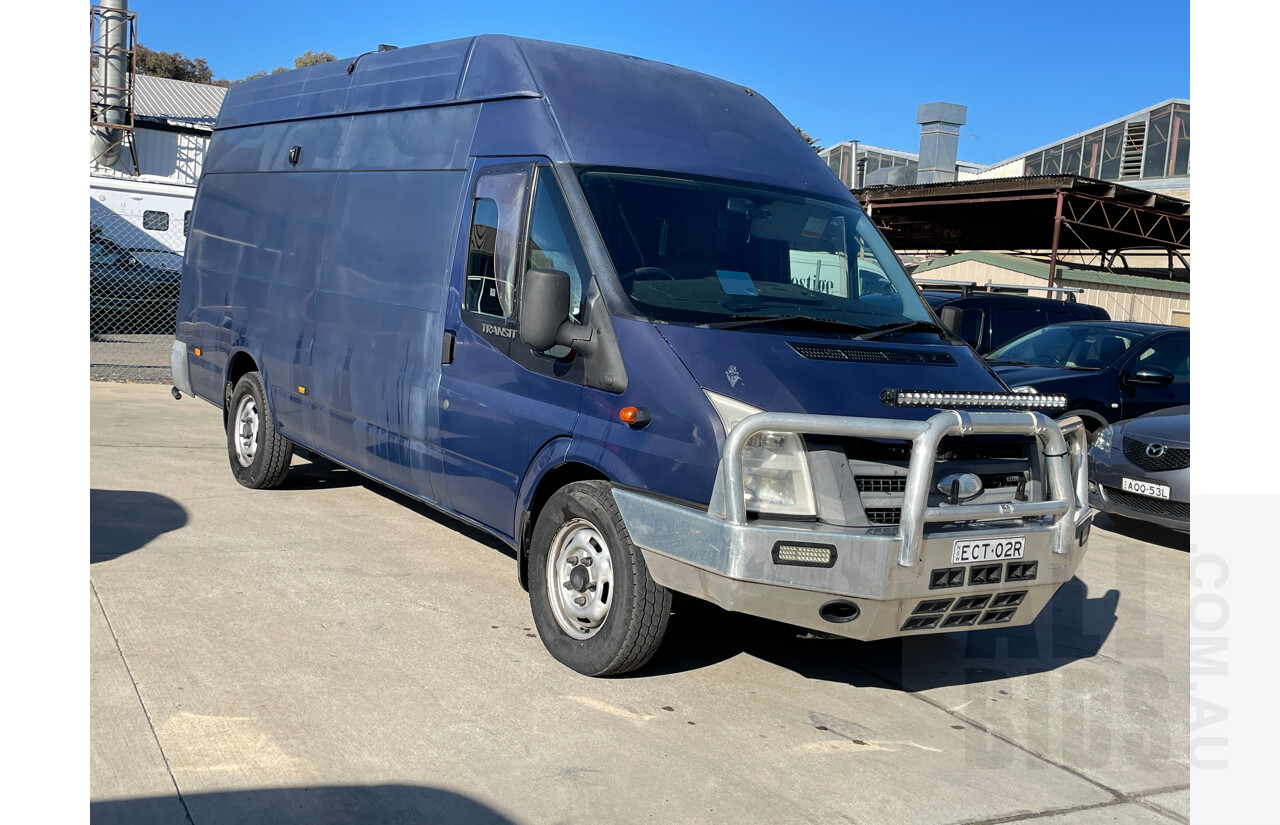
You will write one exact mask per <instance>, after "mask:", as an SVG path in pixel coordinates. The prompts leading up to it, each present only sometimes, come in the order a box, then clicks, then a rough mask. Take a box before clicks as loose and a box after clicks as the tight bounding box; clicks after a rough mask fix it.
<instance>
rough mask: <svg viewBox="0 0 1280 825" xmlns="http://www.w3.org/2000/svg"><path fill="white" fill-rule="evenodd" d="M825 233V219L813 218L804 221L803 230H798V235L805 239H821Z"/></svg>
mask: <svg viewBox="0 0 1280 825" xmlns="http://www.w3.org/2000/svg"><path fill="white" fill-rule="evenodd" d="M825 231H827V219H826V218H819V217H816V216H815V217H812V218H810V219H809V220H807V221H805V223H804V229H802V230H800V234H801V235H804V236H805V237H806V238H821V237H822V233H823V232H825Z"/></svg>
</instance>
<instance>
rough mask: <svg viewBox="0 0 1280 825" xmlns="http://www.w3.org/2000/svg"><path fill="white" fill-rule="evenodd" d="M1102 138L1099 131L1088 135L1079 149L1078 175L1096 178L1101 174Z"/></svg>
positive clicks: (1101, 133)
mask: <svg viewBox="0 0 1280 825" xmlns="http://www.w3.org/2000/svg"><path fill="white" fill-rule="evenodd" d="M1102 138H1103V132H1102V130H1101V129H1099V130H1098V131H1096V132H1094V133H1093V134H1091V135H1088V136H1086V137H1085V139H1084V143H1083V145H1082V146H1081V147H1080V175H1081V176H1082V177H1086V178H1096V177H1098V176H1099V175H1100V174H1101V173H1102Z"/></svg>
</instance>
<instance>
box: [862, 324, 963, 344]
mask: <svg viewBox="0 0 1280 825" xmlns="http://www.w3.org/2000/svg"><path fill="white" fill-rule="evenodd" d="M894 332H936V333H937V334H938V335H940V336H942V337H943V338H951V337H952V336H953V335H954V333H952V332H951V331H950V330H947V329H943V328H942V327H940V326H938V325H937V324H935V323H933V322H932V321H907V322H906V323H905V324H903V323H893V324H881V325H880V326H878V327H876V328H875V329H873V330H871V331H870V332H868V333H866V334H865V335H859V336H858V340H859V341H873V340H875V339H876V338H881V337H883V336H885V335H889V334H890V333H894Z"/></svg>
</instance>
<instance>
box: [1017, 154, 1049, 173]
mask: <svg viewBox="0 0 1280 825" xmlns="http://www.w3.org/2000/svg"><path fill="white" fill-rule="evenodd" d="M1043 168H1044V152H1036V153H1035V154H1034V155H1027V161H1026V163H1025V164H1024V168H1023V170H1022V174H1024V175H1027V176H1028V177H1030V176H1032V175H1038V174H1040V170H1041V169H1043Z"/></svg>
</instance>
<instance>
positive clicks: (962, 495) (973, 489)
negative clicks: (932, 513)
mask: <svg viewBox="0 0 1280 825" xmlns="http://www.w3.org/2000/svg"><path fill="white" fill-rule="evenodd" d="M938 492H940V493H942V494H943V495H944V496H946V497H947V500H948V501H950V502H951V503H952V504H959V503H960V502H962V501H968V500H969V499H971V498H977V497H978V496H980V495H981V494H982V479H980V478H978V477H977V476H976V475H974V474H973V473H953V474H951V475H949V476H943V478H942V480H940V481H939V482H938Z"/></svg>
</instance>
